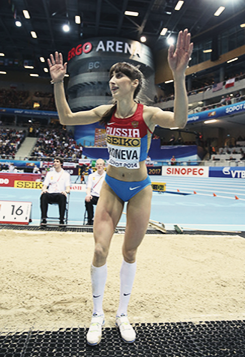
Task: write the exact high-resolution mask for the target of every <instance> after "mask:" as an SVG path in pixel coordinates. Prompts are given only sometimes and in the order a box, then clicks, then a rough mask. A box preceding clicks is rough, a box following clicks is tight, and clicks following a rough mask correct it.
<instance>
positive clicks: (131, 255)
mask: <svg viewBox="0 0 245 357" xmlns="http://www.w3.org/2000/svg"><path fill="white" fill-rule="evenodd" d="M122 253H123V258H124V260H125V262H127V263H130V264H132V263H134V262H135V260H136V253H137V249H126V248H125V247H124V248H123V250H122Z"/></svg>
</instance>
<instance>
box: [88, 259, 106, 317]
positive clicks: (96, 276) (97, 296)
mask: <svg viewBox="0 0 245 357" xmlns="http://www.w3.org/2000/svg"><path fill="white" fill-rule="evenodd" d="M106 279H107V265H106V264H105V265H102V267H98V268H97V267H95V266H93V265H91V281H92V294H93V305H94V308H93V314H94V313H96V314H98V315H101V314H104V312H103V307H102V303H103V296H104V290H105V283H106Z"/></svg>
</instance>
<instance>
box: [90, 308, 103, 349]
mask: <svg viewBox="0 0 245 357" xmlns="http://www.w3.org/2000/svg"><path fill="white" fill-rule="evenodd" d="M104 317H105V316H104V315H97V314H93V316H92V320H91V323H90V327H89V330H88V333H87V343H88V345H90V346H96V345H98V343H100V341H101V335H102V326H103V325H104V324H105V320H104Z"/></svg>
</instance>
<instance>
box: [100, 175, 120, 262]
mask: <svg viewBox="0 0 245 357" xmlns="http://www.w3.org/2000/svg"><path fill="white" fill-rule="evenodd" d="M123 206H124V202H123V201H122V200H121V199H120V198H119V197H118V196H117V195H116V194H115V193H114V191H113V190H112V189H111V188H110V187H109V186H108V184H107V183H106V182H105V181H104V183H103V186H102V189H101V191H100V198H99V200H98V204H97V208H96V211H95V217H94V240H95V251H94V258H93V265H94V266H97V267H98V266H102V265H104V264H105V263H106V258H107V255H108V252H109V248H110V243H111V239H112V236H113V234H114V232H115V228H116V226H117V224H118V222H119V220H120V217H121V215H122V211H123Z"/></svg>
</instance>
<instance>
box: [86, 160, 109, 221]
mask: <svg viewBox="0 0 245 357" xmlns="http://www.w3.org/2000/svg"><path fill="white" fill-rule="evenodd" d="M95 167H96V168H97V171H95V172H94V173H92V174H90V175H89V176H88V182H87V189H86V197H85V206H86V211H87V217H88V222H87V225H90V226H92V225H93V218H94V207H93V205H97V202H98V199H99V196H100V190H101V187H102V183H103V181H104V178H105V170H104V168H105V162H104V160H102V159H98V160H97V161H96V165H95Z"/></svg>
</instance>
